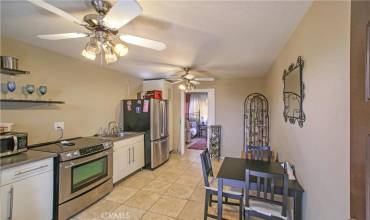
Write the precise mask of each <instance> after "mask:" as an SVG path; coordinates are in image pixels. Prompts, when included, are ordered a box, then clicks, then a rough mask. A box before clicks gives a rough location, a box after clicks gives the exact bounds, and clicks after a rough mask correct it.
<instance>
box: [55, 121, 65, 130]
mask: <svg viewBox="0 0 370 220" xmlns="http://www.w3.org/2000/svg"><path fill="white" fill-rule="evenodd" d="M59 129H62V130H64V121H57V122H54V130H56V131H58V130H59Z"/></svg>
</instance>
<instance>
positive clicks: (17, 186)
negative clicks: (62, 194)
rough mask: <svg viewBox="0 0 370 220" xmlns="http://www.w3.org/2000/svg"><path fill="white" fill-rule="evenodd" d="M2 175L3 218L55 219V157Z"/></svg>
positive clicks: (0, 191)
mask: <svg viewBox="0 0 370 220" xmlns="http://www.w3.org/2000/svg"><path fill="white" fill-rule="evenodd" d="M1 172H2V173H1V187H0V205H1V208H0V219H12V220H24V219H45V220H50V219H52V217H53V159H52V158H50V159H45V160H41V161H37V162H32V163H28V164H23V165H20V166H17V167H13V168H9V169H7V170H4V171H1Z"/></svg>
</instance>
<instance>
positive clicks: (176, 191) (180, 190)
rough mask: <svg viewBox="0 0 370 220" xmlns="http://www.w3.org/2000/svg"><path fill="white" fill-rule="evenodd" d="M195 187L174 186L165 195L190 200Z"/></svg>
mask: <svg viewBox="0 0 370 220" xmlns="http://www.w3.org/2000/svg"><path fill="white" fill-rule="evenodd" d="M194 189H195V186H192V185H185V184H173V185H172V186H171V187H170V188H169V189H168V190H167V191H166V192H165V195H168V196H173V197H176V198H180V199H189V198H190V196H191V194H192V193H193V191H194Z"/></svg>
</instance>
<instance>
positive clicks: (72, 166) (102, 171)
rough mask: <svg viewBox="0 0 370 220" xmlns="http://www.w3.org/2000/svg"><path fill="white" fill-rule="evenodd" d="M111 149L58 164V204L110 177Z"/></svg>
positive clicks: (111, 164)
mask: <svg viewBox="0 0 370 220" xmlns="http://www.w3.org/2000/svg"><path fill="white" fill-rule="evenodd" d="M112 155H113V154H112V149H111V148H110V149H108V150H105V151H101V152H99V153H95V154H92V155H89V156H85V157H80V158H77V159H74V160H70V161H65V162H61V163H60V164H59V204H60V203H63V202H66V201H68V200H70V199H73V198H75V197H77V196H79V195H80V194H82V193H84V192H86V191H89V190H90V189H92V188H95V187H96V186H98V185H100V184H102V183H104V182H105V181H107V180H109V179H111V178H112V170H113V168H112V166H113V156H112Z"/></svg>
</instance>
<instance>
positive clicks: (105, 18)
mask: <svg viewBox="0 0 370 220" xmlns="http://www.w3.org/2000/svg"><path fill="white" fill-rule="evenodd" d="M28 1H29V2H31V3H32V4H34V5H37V6H39V7H41V8H43V9H46V10H48V11H50V12H52V13H54V14H56V15H59V16H61V17H62V18H65V19H67V20H69V21H71V22H73V23H75V24H77V25H80V26H83V27H85V28H86V29H87V32H86V33H62V34H47V35H38V37H39V38H41V39H45V40H63V39H73V38H82V37H88V38H89V41H88V42H87V44H86V46H85V48H84V50H83V51H82V53H81V55H82V56H84V57H85V58H87V59H90V60H95V58H96V56H97V55H99V54H101V55H102V56H103V53H104V59H105V62H106V63H107V64H109V63H113V62H116V61H117V59H118V56H125V55H126V54H127V52H128V47H127V46H126V44H125V43H127V44H133V45H136V46H141V47H145V48H149V49H154V50H158V51H161V50H164V49H166V45H165V44H164V43H162V42H158V41H154V40H150V39H146V38H142V37H138V36H134V35H129V34H123V33H119V29H120V28H121V27H122V26H124V25H125V24H127V23H129V22H130V21H131V20H133V19H134V18H136V17H137V16H138V15H140V14H141V13H142V12H143V9H142V8H141V6H140V5H139V3H138V2H137V1H136V0H117V2H116V3H115V4H114V5H112V4H111V3H110V2H109V1H107V0H92V1H91V4H92V6H93V8H94V9H95V11H96V12H97V14H88V15H85V16H84V18H83V21H81V20H79V19H77V18H76V17H74V16H73V15H71V14H69V13H67V12H65V11H63V10H61V9H59V8H57V7H55V6H53V5H51V4H49V3H47V2H45V1H42V0H28Z"/></svg>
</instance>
